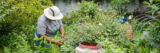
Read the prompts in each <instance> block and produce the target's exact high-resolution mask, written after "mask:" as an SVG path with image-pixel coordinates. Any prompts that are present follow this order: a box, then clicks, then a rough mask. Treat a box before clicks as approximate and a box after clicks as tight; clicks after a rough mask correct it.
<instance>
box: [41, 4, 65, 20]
mask: <svg viewBox="0 0 160 53" xmlns="http://www.w3.org/2000/svg"><path fill="white" fill-rule="evenodd" d="M44 15H45V16H46V17H47V18H48V19H50V20H60V19H62V18H63V14H62V13H61V12H60V10H59V8H58V7H57V6H52V7H49V8H46V9H45V10H44Z"/></svg>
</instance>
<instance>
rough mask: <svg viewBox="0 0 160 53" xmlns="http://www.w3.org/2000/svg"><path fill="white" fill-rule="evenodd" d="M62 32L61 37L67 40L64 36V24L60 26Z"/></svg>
mask: <svg viewBox="0 0 160 53" xmlns="http://www.w3.org/2000/svg"><path fill="white" fill-rule="evenodd" d="M60 33H61V37H62V38H63V40H66V37H65V36H64V28H63V25H62V26H61V27H60Z"/></svg>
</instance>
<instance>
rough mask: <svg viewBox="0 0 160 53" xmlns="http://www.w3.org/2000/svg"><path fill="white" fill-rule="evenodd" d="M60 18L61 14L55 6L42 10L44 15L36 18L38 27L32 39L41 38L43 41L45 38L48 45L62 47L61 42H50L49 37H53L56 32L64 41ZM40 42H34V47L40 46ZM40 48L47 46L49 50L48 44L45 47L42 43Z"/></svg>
mask: <svg viewBox="0 0 160 53" xmlns="http://www.w3.org/2000/svg"><path fill="white" fill-rule="evenodd" d="M62 18H63V14H62V13H61V12H60V10H59V8H58V7H57V6H52V7H49V8H46V9H45V10H44V14H42V15H41V16H40V17H39V18H38V23H37V24H38V27H37V30H36V32H35V33H34V38H36V37H38V38H40V37H43V39H44V38H46V40H47V42H48V43H53V44H57V45H62V42H60V41H53V40H51V37H54V36H55V35H56V33H57V31H60V33H61V37H62V38H63V40H65V36H64V28H63V24H62V21H61V19H62ZM40 41H42V40H34V42H35V44H36V46H39V45H40ZM43 41H44V40H43ZM41 46H42V47H44V46H47V47H48V48H49V47H50V44H47V45H45V44H44V43H42V44H41Z"/></svg>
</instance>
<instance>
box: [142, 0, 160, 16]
mask: <svg viewBox="0 0 160 53" xmlns="http://www.w3.org/2000/svg"><path fill="white" fill-rule="evenodd" d="M158 1H159V0H155V1H154V0H149V2H146V1H144V3H145V4H147V5H148V8H151V10H150V11H148V13H150V14H152V16H154V15H156V16H160V11H159V9H160V7H159V6H158V5H159V4H156V3H154V2H158ZM156 16H155V17H156Z"/></svg>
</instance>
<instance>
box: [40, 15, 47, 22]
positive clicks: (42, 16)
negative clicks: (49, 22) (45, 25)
mask: <svg viewBox="0 0 160 53" xmlns="http://www.w3.org/2000/svg"><path fill="white" fill-rule="evenodd" d="M38 21H46V16H45V15H44V14H42V15H41V16H40V17H39V18H38Z"/></svg>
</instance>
